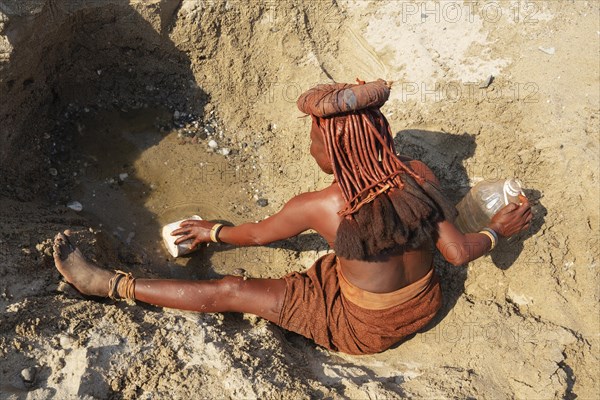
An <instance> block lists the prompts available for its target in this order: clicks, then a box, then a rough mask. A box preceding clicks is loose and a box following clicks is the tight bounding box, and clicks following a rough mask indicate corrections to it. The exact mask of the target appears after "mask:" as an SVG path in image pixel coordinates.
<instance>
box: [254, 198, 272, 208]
mask: <svg viewBox="0 0 600 400" xmlns="http://www.w3.org/2000/svg"><path fill="white" fill-rule="evenodd" d="M256 204H258V206H259V207H266V206H268V205H269V200H267V199H263V198H261V199H258V200H256Z"/></svg>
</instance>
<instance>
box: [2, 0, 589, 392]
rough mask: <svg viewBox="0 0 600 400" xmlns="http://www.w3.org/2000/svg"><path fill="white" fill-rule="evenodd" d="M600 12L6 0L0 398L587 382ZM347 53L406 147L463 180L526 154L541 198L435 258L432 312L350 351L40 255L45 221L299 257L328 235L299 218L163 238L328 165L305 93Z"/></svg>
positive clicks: (528, 388) (462, 187)
mask: <svg viewBox="0 0 600 400" xmlns="http://www.w3.org/2000/svg"><path fill="white" fill-rule="evenodd" d="M599 12H600V6H599V4H598V3H597V2H595V1H579V0H577V1H563V2H554V1H535V2H529V3H524V2H516V1H498V2H479V3H472V2H463V1H441V2H437V3H436V2H433V1H427V2H425V1H422V2H421V1H406V2H403V1H349V0H344V1H338V2H328V1H319V2H305V3H303V4H297V3H296V2H287V1H283V2H264V3H263V2H243V1H220V0H215V1H195V0H184V1H181V2H180V1H165V0H163V1H158V0H147V1H125V0H107V1H85V2H73V1H66V0H36V1H27V2H21V1H18V0H2V1H0V124H1V125H0V126H2V129H0V143H1V145H0V224H1V229H0V399H20V398H27V399H47V398H57V399H65V398H82V399H86V398H126V399H131V398H144V399H146V398H148V399H149V398H175V399H179V398H203V397H206V398H293V399H297V398H351V399H367V398H403V397H417V398H490V399H496V398H528V399H529V398H544V399H549V398H567V399H574V398H581V399H588V398H590V399H591V398H597V397H598V395H600V383H599V381H598V379H597V377H596V378H594V377H595V376H596V374H597V371H598V370H599V368H600V361H599V345H600V336H599V333H600V331H599V330H600V319H599V316H600V309H599V308H600V307H599V304H600V302H599V297H600V291H599V283H600V279H599V270H598V254H599V253H600V251H599V243H600V242H599V229H598V228H599V221H600V218H599V209H600V205H599V198H600V196H599V194H600V193H599V191H598V171H599V150H598V145H599V140H600V134H599V118H600V115H599V114H600V111H599V109H600V95H599V90H598V87H599V74H600V71H599V64H600V63H599V61H600V60H599V56H598V54H599V50H600V49H599V43H600V19H599ZM490 76H493V79H492V80H491V82H490ZM356 77H359V78H361V79H366V80H370V79H376V78H384V79H387V80H392V81H394V82H395V83H394V87H393V91H392V96H391V99H390V101H389V102H388V103H387V104H386V105H385V106H384V108H383V111H384V112H385V113H386V115H387V116H388V117H389V119H390V123H391V126H392V130H393V132H394V135H395V141H396V144H397V149H398V151H399V152H401V153H403V154H407V155H409V156H412V157H415V158H419V159H422V160H423V161H425V162H426V163H428V164H429V165H430V166H431V167H432V168H433V170H434V171H435V173H436V174H437V175H438V177H439V178H440V180H441V182H442V184H443V186H444V188H445V189H446V190H447V192H448V194H449V195H450V197H451V198H452V199H453V200H455V201H458V200H459V199H460V198H461V197H462V196H463V195H464V194H465V193H466V192H467V191H468V188H469V185H472V184H473V183H476V182H478V181H480V180H482V179H487V178H495V177H516V178H519V179H520V180H521V181H522V182H523V184H524V186H525V188H526V193H527V195H528V196H529V198H530V199H531V201H532V203H533V211H534V216H535V218H534V223H533V224H532V227H531V229H530V231H529V232H526V233H523V234H521V235H519V236H518V237H516V238H512V239H511V241H510V242H508V243H507V242H504V243H501V245H500V246H499V247H498V248H497V249H496V250H495V251H494V252H492V253H491V254H490V255H488V256H485V257H483V258H481V259H479V260H476V261H474V262H472V263H470V264H468V265H467V266H464V267H453V266H451V265H449V264H447V263H445V262H444V261H443V260H442V259H441V258H440V257H437V258H436V264H437V266H438V272H439V273H440V275H441V277H442V281H443V290H444V307H443V310H442V312H441V313H440V315H439V317H438V318H437V319H436V321H435V323H434V324H432V325H431V326H430V327H429V328H428V329H427V330H426V331H424V332H421V333H419V334H417V335H415V336H414V337H413V338H411V339H410V340H408V341H406V342H404V343H403V344H401V345H400V346H397V347H395V348H393V349H390V350H388V351H386V352H383V353H381V354H377V355H373V356H362V357H352V356H347V355H343V354H338V353H333V352H329V351H326V350H324V349H322V348H319V347H318V346H316V345H314V344H312V343H311V342H310V341H308V340H306V339H304V338H302V337H299V336H297V335H295V334H291V333H289V332H286V331H284V330H282V329H280V328H278V327H276V326H274V325H273V324H271V323H268V322H266V321H264V320H262V319H260V318H256V317H254V316H251V315H234V314H214V315H201V314H195V313H187V312H181V311H177V310H169V309H161V308H156V307H151V306H147V305H137V306H136V305H130V304H127V303H124V302H120V303H114V302H112V301H108V300H100V301H99V300H98V299H91V298H83V297H82V296H80V295H79V294H78V293H77V292H76V291H74V290H73V289H72V288H71V287H70V286H68V285H67V284H65V283H64V282H63V281H62V279H61V277H60V275H59V274H58V272H57V271H56V270H55V269H54V266H53V263H52V260H51V246H50V243H51V242H50V239H51V238H52V237H53V235H54V234H55V232H57V231H59V230H62V229H66V228H70V229H72V230H73V231H74V237H75V240H76V241H77V243H78V244H79V245H80V247H81V248H82V250H83V251H84V253H85V254H86V255H87V256H88V257H90V258H91V259H93V260H94V261H96V262H98V263H99V264H100V265H102V266H104V267H106V268H115V267H118V268H121V269H125V270H128V271H132V272H134V274H136V275H137V276H149V277H166V278H188V279H210V278H216V277H219V276H222V275H225V274H231V273H235V272H236V270H237V269H239V268H243V269H245V270H246V271H247V273H248V274H249V275H250V276H253V277H277V276H281V275H283V274H285V273H287V272H290V271H293V270H302V269H304V268H307V267H308V266H310V265H311V264H312V262H313V261H314V260H315V259H316V258H317V257H318V256H319V255H322V254H324V253H326V252H327V251H329V249H328V247H327V244H326V243H325V242H324V241H323V240H322V239H320V238H319V237H318V236H317V235H315V234H314V233H312V232H307V233H305V234H303V235H301V236H299V237H297V238H294V239H290V240H287V241H282V242H278V243H274V244H272V245H270V246H267V247H265V248H234V247H231V246H226V245H218V246H216V245H213V246H209V247H207V248H204V249H202V250H201V251H199V252H197V253H195V255H194V256H192V257H188V258H181V259H173V258H171V257H170V256H169V255H168V253H167V252H166V249H164V248H163V247H162V244H161V237H160V227H161V226H162V225H164V224H165V223H169V222H172V221H174V220H177V219H179V218H182V217H185V216H186V215H192V214H198V215H200V216H202V217H203V218H205V219H219V220H223V221H227V222H230V223H234V224H237V223H241V222H244V221H255V220H260V219H262V218H264V217H265V216H267V215H270V214H272V213H274V212H276V211H277V210H278V209H279V208H280V207H281V206H282V205H283V204H284V203H285V202H286V201H287V200H288V199H289V198H290V197H292V196H293V195H295V194H298V193H301V192H303V191H307V190H316V189H319V188H322V187H325V186H326V185H327V184H328V183H329V182H330V180H331V178H330V177H328V176H326V175H324V174H322V173H321V172H320V171H319V170H318V167H317V166H316V164H315V163H314V161H313V160H312V159H311V157H310V156H309V154H308V145H309V135H308V128H309V120H308V119H306V118H299V117H301V113H300V112H299V111H298V110H297V109H296V107H295V100H296V98H297V96H298V95H299V94H300V93H301V92H302V91H303V90H305V89H307V88H309V87H310V86H312V85H313V84H315V83H319V82H327V81H331V80H335V81H348V82H351V81H353V80H354V79H355V78H356ZM211 141H214V143H211ZM209 143H210V145H209ZM71 201H78V202H80V203H81V204H82V206H83V210H82V211H80V212H76V211H74V210H72V209H69V208H68V207H67V206H66V205H67V204H68V203H69V202H71ZM24 370H27V372H26V373H25V372H23V371H24ZM22 373H25V375H26V379H24V378H23V377H22Z"/></svg>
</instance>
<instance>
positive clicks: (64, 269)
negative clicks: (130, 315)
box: [54, 232, 285, 323]
mask: <svg viewBox="0 0 600 400" xmlns="http://www.w3.org/2000/svg"><path fill="white" fill-rule="evenodd" d="M54 262H55V264H56V268H57V269H58V271H59V272H60V273H61V274H62V275H63V276H64V277H65V279H66V280H67V282H69V283H70V284H72V285H73V286H75V287H76V288H77V290H79V291H80V292H82V293H83V294H87V295H94V296H104V297H106V296H107V295H108V281H109V280H110V278H111V277H112V276H113V273H111V272H109V271H106V270H104V269H102V268H99V267H98V266H96V265H95V264H93V263H90V262H89V261H87V260H86V259H85V257H84V256H83V254H82V253H81V251H79V249H77V248H76V247H75V246H74V245H73V244H71V242H70V241H69V237H68V234H67V232H65V234H62V233H59V234H58V235H56V238H55V239H54ZM284 295H285V281H284V280H282V279H246V280H245V279H243V278H242V277H236V276H226V277H225V278H223V279H218V280H209V281H184V280H167V279H136V284H135V298H136V300H139V301H143V302H145V303H150V304H154V305H157V306H161V307H170V308H178V309H181V310H190V311H199V312H207V313H212V312H243V313H251V314H255V315H258V316H260V317H262V318H265V319H268V320H269V321H271V322H275V323H277V322H278V319H279V311H280V310H281V306H282V303H283V297H284Z"/></svg>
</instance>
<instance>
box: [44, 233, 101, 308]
mask: <svg viewBox="0 0 600 400" xmlns="http://www.w3.org/2000/svg"><path fill="white" fill-rule="evenodd" d="M68 233H69V231H65V233H64V234H63V233H58V234H57V235H56V236H55V237H54V264H55V265H56V269H58V271H59V272H60V273H61V274H62V276H64V277H65V279H66V280H67V282H69V283H70V284H71V285H73V286H75V288H76V289H77V290H79V291H80V292H81V293H83V294H86V295H89V296H102V297H107V296H108V282H109V281H110V278H111V277H112V276H113V273H111V272H109V271H107V270H105V269H102V268H99V267H97V266H96V265H95V264H92V263H90V262H89V261H87V260H86V259H85V257H84V256H83V254H82V253H81V251H80V250H79V249H78V248H77V247H75V246H74V245H73V244H72V243H71V242H70V241H69V236H68Z"/></svg>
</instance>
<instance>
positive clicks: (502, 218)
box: [489, 196, 533, 237]
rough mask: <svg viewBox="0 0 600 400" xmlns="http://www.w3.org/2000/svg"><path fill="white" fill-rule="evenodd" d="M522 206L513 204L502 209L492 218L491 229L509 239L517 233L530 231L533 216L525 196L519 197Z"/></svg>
mask: <svg viewBox="0 0 600 400" xmlns="http://www.w3.org/2000/svg"><path fill="white" fill-rule="evenodd" d="M519 199H520V200H521V204H520V205H518V204H514V203H511V204H509V205H507V206H505V207H504V208H502V209H500V211H498V212H497V213H496V215H494V216H493V217H492V221H491V222H490V225H489V227H490V228H492V229H493V230H494V231H496V232H497V233H498V234H499V235H502V236H505V237H508V236H512V235H514V234H516V233H519V232H521V231H524V230H526V229H529V226H530V225H531V219H532V218H533V214H532V213H531V206H530V205H529V201H528V200H527V197H525V196H519Z"/></svg>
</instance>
